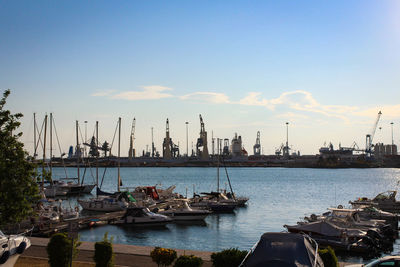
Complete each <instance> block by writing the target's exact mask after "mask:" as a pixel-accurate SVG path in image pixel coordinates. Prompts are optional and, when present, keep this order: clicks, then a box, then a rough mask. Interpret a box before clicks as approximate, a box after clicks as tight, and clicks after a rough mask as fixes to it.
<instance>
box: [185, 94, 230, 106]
mask: <svg viewBox="0 0 400 267" xmlns="http://www.w3.org/2000/svg"><path fill="white" fill-rule="evenodd" d="M180 98H181V99H182V100H196V101H202V102H210V103H214V104H230V103H231V102H230V100H229V97H228V96H227V95H225V94H222V93H214V92H195V93H192V94H187V95H184V96H181V97H180Z"/></svg>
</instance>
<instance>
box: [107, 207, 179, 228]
mask: <svg viewBox="0 0 400 267" xmlns="http://www.w3.org/2000/svg"><path fill="white" fill-rule="evenodd" d="M170 222H172V219H171V218H169V217H168V216H165V215H161V214H155V213H153V212H151V211H150V210H149V209H148V208H145V207H132V208H127V209H126V212H125V214H124V216H122V218H121V219H119V220H117V221H114V224H122V225H139V226H140V225H141V226H147V225H148V226H154V225H160V226H162V225H166V224H167V223H170Z"/></svg>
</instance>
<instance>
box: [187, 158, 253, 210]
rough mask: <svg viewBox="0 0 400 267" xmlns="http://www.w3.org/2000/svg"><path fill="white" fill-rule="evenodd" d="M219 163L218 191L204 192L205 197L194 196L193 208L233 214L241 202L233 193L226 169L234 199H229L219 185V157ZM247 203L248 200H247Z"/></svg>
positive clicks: (231, 194)
mask: <svg viewBox="0 0 400 267" xmlns="http://www.w3.org/2000/svg"><path fill="white" fill-rule="evenodd" d="M217 160H218V162H217V191H216V192H209V193H208V192H202V193H201V194H202V195H203V196H201V197H200V196H194V197H193V198H192V202H191V204H190V205H191V206H192V207H199V208H209V209H211V210H212V211H214V212H232V211H233V210H234V209H235V208H236V207H237V206H238V205H239V202H238V201H237V200H236V197H235V195H234V193H233V190H232V186H231V182H230V179H229V175H228V171H227V170H226V167H225V172H226V177H227V179H228V182H229V187H230V189H231V193H230V196H232V198H228V196H227V195H226V194H225V192H222V191H221V190H220V187H219V184H220V181H219V156H218V159H217ZM246 201H247V200H246Z"/></svg>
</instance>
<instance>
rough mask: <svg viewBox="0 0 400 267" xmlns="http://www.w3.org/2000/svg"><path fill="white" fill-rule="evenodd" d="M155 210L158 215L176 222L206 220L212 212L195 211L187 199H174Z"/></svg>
mask: <svg viewBox="0 0 400 267" xmlns="http://www.w3.org/2000/svg"><path fill="white" fill-rule="evenodd" d="M159 207H160V208H158V207H157V208H155V210H157V213H158V214H162V215H166V216H168V217H171V218H172V219H173V220H174V221H198V220H204V219H205V218H206V217H207V216H208V215H209V214H210V213H211V212H210V211H208V210H204V209H193V208H191V207H190V206H189V204H188V200H187V199H174V200H173V201H169V202H167V203H163V204H162V205H160V206H159Z"/></svg>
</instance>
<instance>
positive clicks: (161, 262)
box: [150, 247, 176, 266]
mask: <svg viewBox="0 0 400 267" xmlns="http://www.w3.org/2000/svg"><path fill="white" fill-rule="evenodd" d="M150 256H151V259H152V260H153V261H154V262H155V263H157V265H158V266H168V265H171V263H173V262H174V260H175V259H176V251H175V250H173V249H169V248H160V247H155V248H154V249H153V251H152V252H151V253H150Z"/></svg>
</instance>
